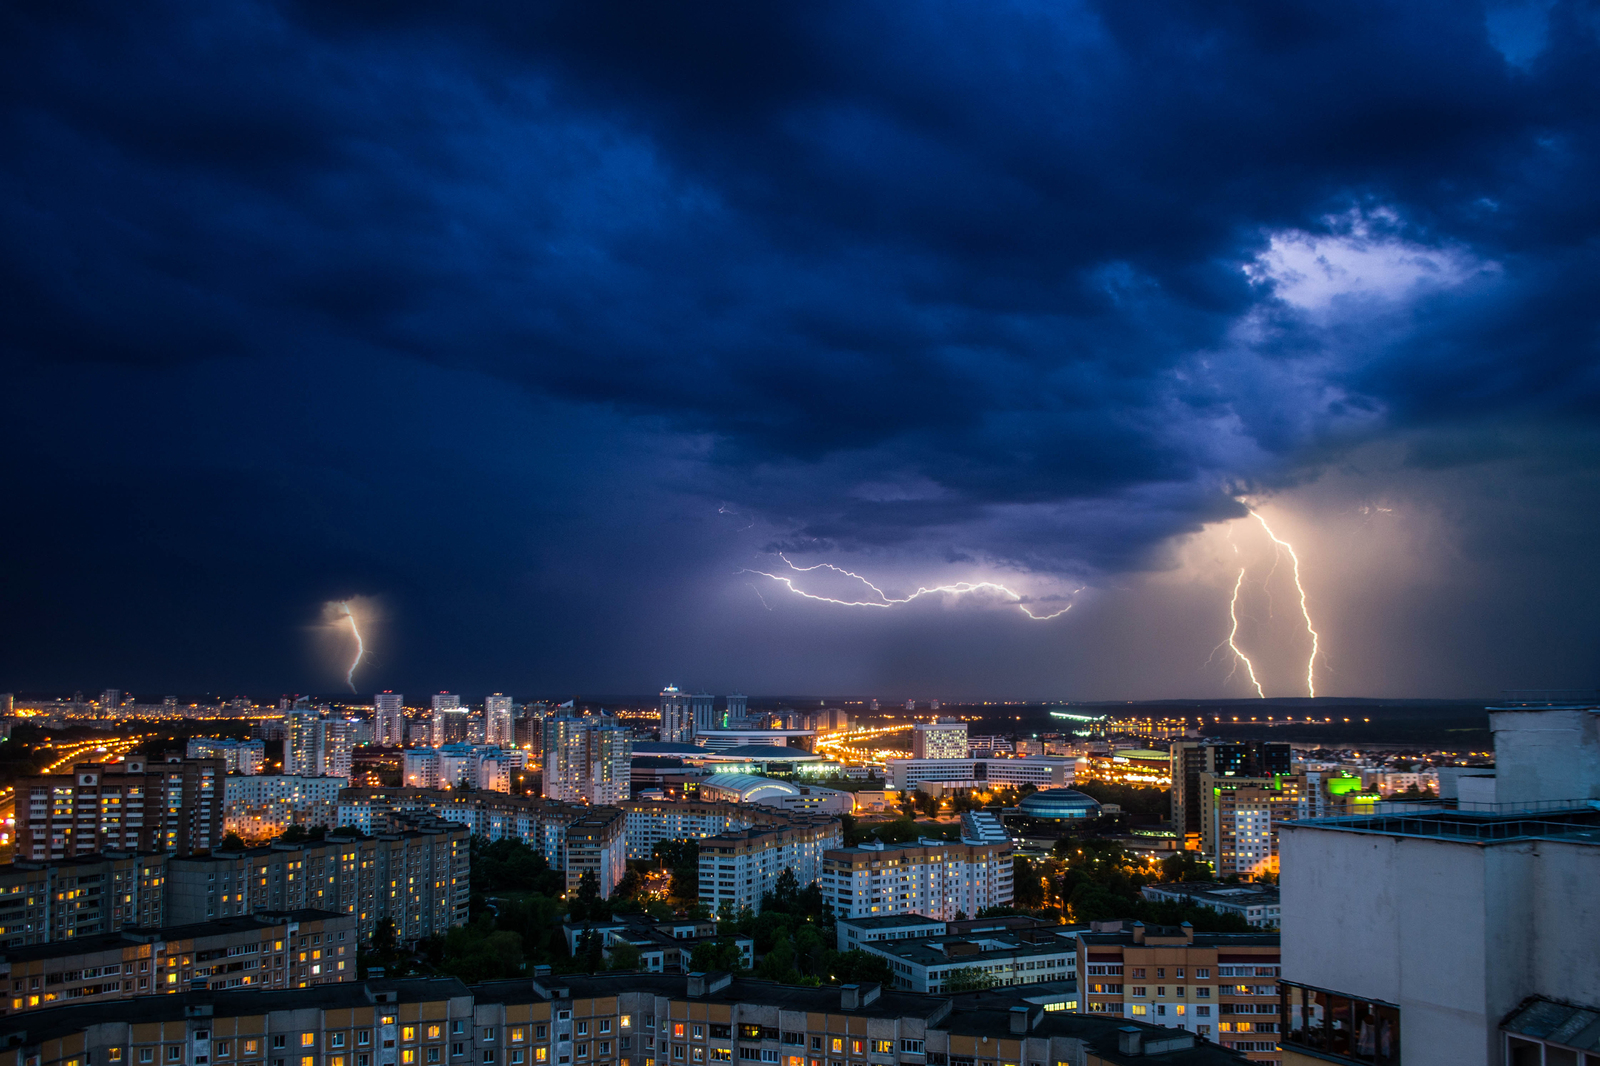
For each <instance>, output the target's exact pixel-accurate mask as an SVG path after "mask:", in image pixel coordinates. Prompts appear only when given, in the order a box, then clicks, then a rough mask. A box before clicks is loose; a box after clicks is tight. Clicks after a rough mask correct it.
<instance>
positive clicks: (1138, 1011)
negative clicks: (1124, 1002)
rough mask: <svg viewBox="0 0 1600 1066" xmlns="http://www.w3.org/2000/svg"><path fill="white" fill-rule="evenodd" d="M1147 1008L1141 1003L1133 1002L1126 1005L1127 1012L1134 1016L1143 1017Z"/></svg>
mask: <svg viewBox="0 0 1600 1066" xmlns="http://www.w3.org/2000/svg"><path fill="white" fill-rule="evenodd" d="M1147 1010H1148V1008H1147V1007H1146V1006H1145V1005H1144V1004H1143V1003H1134V1004H1132V1005H1130V1006H1129V1007H1128V1013H1129V1014H1131V1015H1133V1016H1134V1017H1136V1018H1142V1017H1144V1015H1145V1013H1146V1011H1147Z"/></svg>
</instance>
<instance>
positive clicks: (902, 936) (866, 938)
mask: <svg viewBox="0 0 1600 1066" xmlns="http://www.w3.org/2000/svg"><path fill="white" fill-rule="evenodd" d="M945 928H946V925H945V923H944V922H941V921H940V920H939V919H937V918H924V917H923V916H922V915H920V914H886V915H882V916H873V917H870V918H840V919H838V920H837V921H836V922H835V924H834V936H835V938H836V941H837V943H836V946H837V947H838V949H839V950H840V951H854V950H855V949H856V948H859V947H863V946H865V945H866V944H868V943H870V942H872V941H876V940H926V939H928V938H930V937H936V936H944V934H945Z"/></svg>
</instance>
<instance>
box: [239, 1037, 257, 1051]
mask: <svg viewBox="0 0 1600 1066" xmlns="http://www.w3.org/2000/svg"><path fill="white" fill-rule="evenodd" d="M242 1044H243V1046H244V1050H243V1051H242V1052H241V1054H244V1055H254V1054H255V1053H256V1042H255V1041H254V1040H245V1041H242Z"/></svg>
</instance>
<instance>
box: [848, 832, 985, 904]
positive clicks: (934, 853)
mask: <svg viewBox="0 0 1600 1066" xmlns="http://www.w3.org/2000/svg"><path fill="white" fill-rule="evenodd" d="M1011 856H1012V849H1011V845H1010V844H1009V843H1005V844H970V843H965V842H963V843H959V844H952V843H946V842H940V843H937V844H934V843H921V844H862V845H861V846H859V847H853V848H838V849H835V850H833V851H830V852H828V854H827V856H826V858H825V861H824V863H823V871H822V898H823V900H824V901H825V902H827V903H828V904H829V905H831V906H832V907H833V909H834V913H835V914H837V915H839V916H840V917H844V918H866V917H871V916H874V915H890V914H920V915H923V916H924V917H928V918H939V919H942V920H944V921H951V920H953V919H955V918H957V917H970V916H973V915H976V914H977V913H978V912H979V911H981V910H983V909H984V908H985V907H1003V906H1006V905H1007V904H1009V903H1010V902H1011V897H1012V874H1011Z"/></svg>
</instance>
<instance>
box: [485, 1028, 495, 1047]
mask: <svg viewBox="0 0 1600 1066" xmlns="http://www.w3.org/2000/svg"><path fill="white" fill-rule="evenodd" d="M483 1042H484V1043H485V1044H492V1043H494V1030H493V1029H485V1030H484V1031H483Z"/></svg>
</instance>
